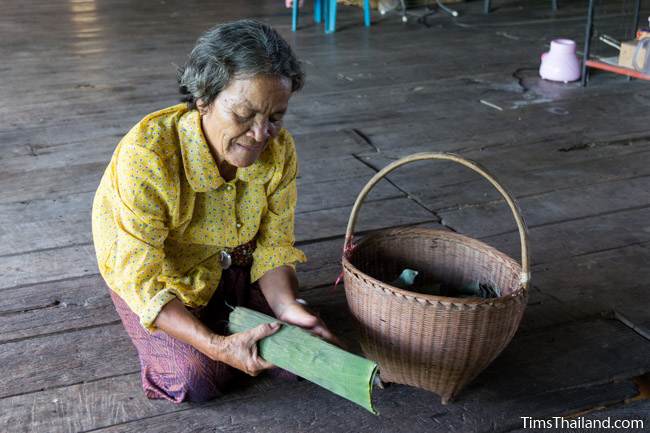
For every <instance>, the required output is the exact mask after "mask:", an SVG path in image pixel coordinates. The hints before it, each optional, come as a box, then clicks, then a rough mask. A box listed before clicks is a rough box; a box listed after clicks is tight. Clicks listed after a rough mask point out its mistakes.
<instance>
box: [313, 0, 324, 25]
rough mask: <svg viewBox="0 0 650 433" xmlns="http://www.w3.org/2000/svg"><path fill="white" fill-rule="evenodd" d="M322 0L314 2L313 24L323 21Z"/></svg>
mask: <svg viewBox="0 0 650 433" xmlns="http://www.w3.org/2000/svg"><path fill="white" fill-rule="evenodd" d="M322 1H323V0H314V22H315V23H320V22H321V20H322V19H323V5H322Z"/></svg>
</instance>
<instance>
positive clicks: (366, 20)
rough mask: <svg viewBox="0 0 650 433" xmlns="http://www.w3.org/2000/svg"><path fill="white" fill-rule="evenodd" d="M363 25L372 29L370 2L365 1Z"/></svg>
mask: <svg viewBox="0 0 650 433" xmlns="http://www.w3.org/2000/svg"><path fill="white" fill-rule="evenodd" d="M363 23H364V24H365V25H366V27H370V0H363Z"/></svg>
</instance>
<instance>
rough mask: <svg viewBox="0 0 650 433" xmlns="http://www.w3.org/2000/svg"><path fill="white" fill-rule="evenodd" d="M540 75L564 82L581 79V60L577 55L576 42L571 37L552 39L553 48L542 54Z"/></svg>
mask: <svg viewBox="0 0 650 433" xmlns="http://www.w3.org/2000/svg"><path fill="white" fill-rule="evenodd" d="M539 75H540V77H542V78H543V79H545V80H551V81H562V82H564V83H568V82H569V81H576V80H578V79H580V60H579V59H578V56H576V43H575V42H574V41H572V40H571V39H555V40H553V41H551V49H550V50H549V51H548V52H547V53H544V54H542V64H541V66H540V67H539Z"/></svg>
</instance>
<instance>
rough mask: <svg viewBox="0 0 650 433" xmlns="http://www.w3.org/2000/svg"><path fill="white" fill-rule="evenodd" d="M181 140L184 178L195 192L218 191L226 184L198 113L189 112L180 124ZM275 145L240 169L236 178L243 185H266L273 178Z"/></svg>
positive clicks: (268, 147) (179, 133) (269, 146)
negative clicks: (211, 151)
mask: <svg viewBox="0 0 650 433" xmlns="http://www.w3.org/2000/svg"><path fill="white" fill-rule="evenodd" d="M178 137H179V143H180V148H181V154H182V156H183V167H184V168H185V176H186V177H187V180H188V182H189V183H190V186H191V187H192V189H193V190H194V191H197V192H206V191H210V190H213V189H217V188H219V187H220V186H221V185H223V184H224V183H225V182H226V181H225V179H224V178H223V177H221V174H220V173H219V168H218V166H217V163H216V161H215V160H214V158H213V157H212V154H211V153H210V147H209V146H208V143H207V140H206V139H205V136H204V135H203V129H202V128H201V116H200V114H199V112H198V110H190V111H188V112H187V113H185V114H183V116H182V117H181V118H180V119H179V121H178ZM271 147H272V143H269V145H268V146H267V147H266V149H265V150H264V152H262V154H261V155H260V157H259V158H258V159H257V161H255V162H254V163H253V164H251V165H250V166H248V167H245V168H238V169H237V175H236V176H237V179H239V180H241V181H243V182H250V183H257V184H265V183H267V182H268V181H269V180H270V179H271V177H272V176H273V172H274V171H275V170H274V163H273V152H272V150H271Z"/></svg>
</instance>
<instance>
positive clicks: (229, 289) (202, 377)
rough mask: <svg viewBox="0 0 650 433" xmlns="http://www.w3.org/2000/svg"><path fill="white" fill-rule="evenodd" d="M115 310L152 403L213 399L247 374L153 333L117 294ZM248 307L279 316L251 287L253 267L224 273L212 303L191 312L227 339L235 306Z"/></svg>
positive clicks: (290, 376) (277, 371)
mask: <svg viewBox="0 0 650 433" xmlns="http://www.w3.org/2000/svg"><path fill="white" fill-rule="evenodd" d="M109 292H110V294H111V298H112V299H113V303H114V304H115V309H116V310H117V313H118V314H119V316H120V319H122V324H123V325H124V328H125V329H126V332H127V333H128V334H129V337H131V341H132V342H133V344H134V345H135V348H136V350H137V351H138V356H139V358H140V367H141V369H142V371H141V377H142V387H143V388H144V392H145V395H146V396H147V397H148V398H150V399H167V400H170V401H173V402H175V403H180V402H182V401H197V402H198V401H207V400H211V399H213V398H215V397H218V396H220V395H222V394H223V393H224V392H226V391H227V390H228V389H229V387H230V386H232V385H233V384H234V383H236V379H237V378H238V377H240V378H241V377H243V376H245V373H243V372H241V371H239V370H237V369H235V368H233V367H231V366H229V365H227V364H224V363H222V362H218V361H214V360H212V359H210V358H208V357H207V356H205V355H204V354H203V353H201V352H199V351H198V350H197V349H195V348H194V347H192V346H190V345H189V344H186V343H183V342H182V341H179V340H177V339H175V338H173V337H171V336H169V335H167V334H166V333H164V332H162V331H158V332H155V333H153V334H150V333H149V332H147V331H146V330H145V329H144V328H143V327H142V325H140V320H139V318H138V316H137V315H136V314H135V313H133V312H132V311H131V309H130V308H129V307H128V305H127V304H126V302H124V301H123V300H122V299H121V298H120V297H119V296H118V295H117V294H115V293H114V292H113V291H112V290H109ZM226 302H227V303H228V304H229V305H232V306H244V307H249V308H251V309H254V310H257V311H260V312H262V313H265V314H268V315H270V316H273V312H272V310H271V308H270V307H269V305H268V303H267V302H266V299H264V296H263V295H262V292H261V291H260V289H259V286H258V285H257V283H253V284H251V283H250V268H249V267H238V266H231V267H230V268H228V269H227V270H224V271H223V273H222V276H221V281H220V282H219V287H218V288H217V290H216V291H215V293H214V295H213V297H212V299H211V300H210V302H209V303H208V305H206V306H205V307H203V308H200V309H190V311H192V313H193V314H194V315H195V316H197V317H198V318H199V319H200V320H201V321H202V322H203V323H204V324H205V325H206V326H208V328H210V329H211V330H213V331H214V332H216V333H218V334H220V335H227V332H226V324H227V320H228V315H229V314H230V308H228V307H227V306H226ZM270 373H271V374H272V375H274V376H278V377H283V378H285V379H289V380H296V376H294V375H293V374H291V373H289V372H287V371H285V370H281V369H279V368H274V369H272V370H271V371H270Z"/></svg>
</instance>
